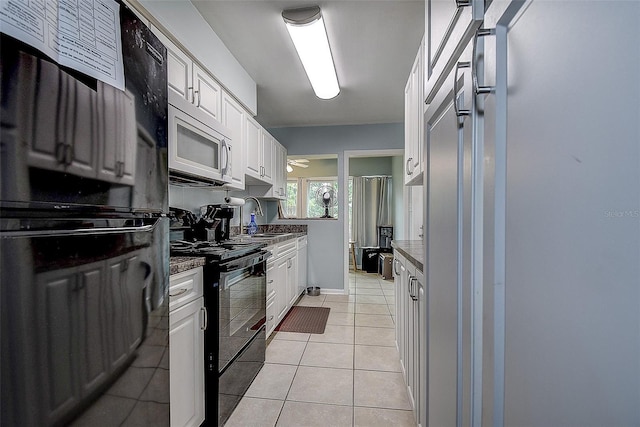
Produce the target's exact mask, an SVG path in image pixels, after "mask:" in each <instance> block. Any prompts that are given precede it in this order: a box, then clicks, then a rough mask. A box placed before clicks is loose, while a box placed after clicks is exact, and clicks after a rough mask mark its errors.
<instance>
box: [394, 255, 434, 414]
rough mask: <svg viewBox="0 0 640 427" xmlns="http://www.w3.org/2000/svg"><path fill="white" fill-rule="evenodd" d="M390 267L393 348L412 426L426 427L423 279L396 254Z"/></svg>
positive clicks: (424, 298)
mask: <svg viewBox="0 0 640 427" xmlns="http://www.w3.org/2000/svg"><path fill="white" fill-rule="evenodd" d="M394 264H395V265H394V276H395V289H396V345H397V346H398V352H399V353H400V364H401V366H402V373H403V376H404V379H405V382H406V385H407V392H408V394H409V400H410V402H411V406H412V407H413V410H414V414H415V417H416V422H417V424H418V425H419V426H426V419H427V413H426V410H427V408H426V401H427V397H426V388H427V375H426V373H427V370H426V368H427V341H426V337H427V335H426V333H427V332H426V331H427V329H426V328H427V317H426V312H427V306H426V303H427V299H426V293H425V288H424V276H423V274H422V272H421V271H420V270H418V269H417V268H416V267H415V266H414V265H413V264H411V263H410V262H408V261H407V260H406V259H405V258H404V257H403V256H402V255H400V254H399V253H398V252H397V251H396V252H395V253H394Z"/></svg>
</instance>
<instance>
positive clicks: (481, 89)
mask: <svg viewBox="0 0 640 427" xmlns="http://www.w3.org/2000/svg"><path fill="white" fill-rule="evenodd" d="M495 35H496V29H495V28H478V31H476V36H475V38H474V39H473V54H472V56H471V58H473V64H474V65H473V67H472V68H471V76H472V78H473V87H474V91H475V94H476V95H483V94H487V93H494V92H495V91H496V87H495V86H480V85H479V84H478V61H477V60H476V51H477V49H478V39H479V38H480V37H487V36H495Z"/></svg>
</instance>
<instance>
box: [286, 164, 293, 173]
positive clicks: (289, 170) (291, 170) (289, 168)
mask: <svg viewBox="0 0 640 427" xmlns="http://www.w3.org/2000/svg"><path fill="white" fill-rule="evenodd" d="M287 172H289V173H291V172H293V168H292V167H291V165H287Z"/></svg>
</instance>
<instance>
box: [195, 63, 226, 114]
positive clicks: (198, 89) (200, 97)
mask: <svg viewBox="0 0 640 427" xmlns="http://www.w3.org/2000/svg"><path fill="white" fill-rule="evenodd" d="M193 87H194V91H193V97H194V101H193V102H194V104H195V105H196V107H198V108H199V109H200V110H202V111H204V112H205V113H207V114H208V115H209V116H211V117H212V118H213V119H215V120H217V121H220V110H221V108H220V105H221V99H222V91H221V88H220V85H219V84H218V83H217V82H216V81H215V80H214V79H213V77H211V76H210V75H209V73H207V72H206V71H204V70H203V69H202V68H200V67H199V66H198V65H196V64H193Z"/></svg>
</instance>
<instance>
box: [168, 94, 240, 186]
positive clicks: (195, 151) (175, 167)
mask: <svg viewBox="0 0 640 427" xmlns="http://www.w3.org/2000/svg"><path fill="white" fill-rule="evenodd" d="M230 133H231V132H230V131H229V129H228V128H227V127H225V126H223V125H222V124H221V123H219V122H217V121H216V120H215V119H213V118H211V117H209V116H208V115H206V114H205V113H203V112H202V111H200V110H198V109H197V108H196V107H194V106H193V105H192V104H191V103H189V102H187V101H186V100H185V99H184V98H182V97H181V96H178V95H177V94H175V93H173V91H171V90H169V173H170V174H172V175H174V176H176V175H177V176H179V177H180V178H187V179H189V180H192V181H193V182H201V183H203V184H206V183H210V184H211V185H224V184H227V183H230V182H231V181H232V180H231V142H232V141H231V138H230V137H229V135H230Z"/></svg>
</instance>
